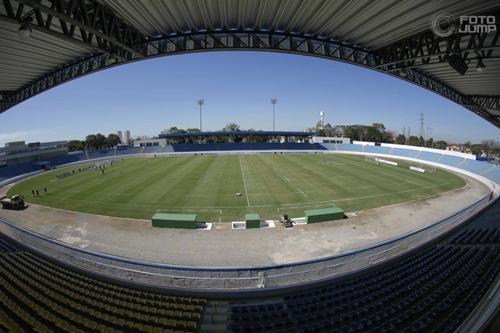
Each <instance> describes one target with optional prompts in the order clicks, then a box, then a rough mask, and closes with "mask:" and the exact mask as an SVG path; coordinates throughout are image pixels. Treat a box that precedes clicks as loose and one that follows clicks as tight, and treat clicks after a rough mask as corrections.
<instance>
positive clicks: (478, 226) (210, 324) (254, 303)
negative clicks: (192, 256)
mask: <svg viewBox="0 0 500 333" xmlns="http://www.w3.org/2000/svg"><path fill="white" fill-rule="evenodd" d="M499 217H500V201H497V202H496V203H495V204H494V206H492V207H490V208H489V209H488V210H487V211H486V212H485V213H483V214H482V215H480V216H479V217H476V218H475V219H474V220H473V221H471V222H469V223H468V224H466V225H464V226H463V227H459V228H458V229H457V230H455V231H452V232H451V233H450V234H448V235H445V236H444V237H441V238H440V239H436V240H434V241H432V242H431V243H430V244H428V245H426V246H424V247H421V248H418V249H416V250H414V251H412V252H410V253H409V254H405V255H403V256H401V257H399V258H396V259H394V260H391V261H390V262H388V263H385V264H382V265H377V266H374V267H373V268H371V269H368V270H366V271H362V272H359V273H355V274H352V275H351V276H345V277H342V278H337V279H334V280H332V281H330V282H328V283H324V284H323V285H322V286H320V287H314V288H305V289H304V288H303V289H301V290H299V291H288V292H286V293H284V294H281V295H279V296H273V297H266V296H258V295H256V296H255V297H252V298H248V299H237V300H228V301H224V302H221V301H220V300H206V299H201V298H197V297H179V296H173V295H170V294H168V293H160V292H157V291H155V292H152V291H146V290H140V289H137V287H134V286H130V285H125V284H117V283H115V282H112V281H107V280H104V279H102V278H99V279H98V278H95V277H92V276H90V275H88V274H87V273H83V272H81V271H79V270H76V269H73V268H70V267H69V266H66V265H62V264H60V263H57V262H54V261H52V260H49V259H47V258H44V257H42V256H40V255H38V254H36V253H34V252H31V251H30V250H28V249H26V248H24V247H22V246H21V245H19V244H17V243H16V242H14V241H12V240H10V239H9V238H7V237H5V236H3V235H1V234H0V331H2V330H3V331H13V332H16V331H19V332H21V331H34V330H35V331H39V332H49V331H54V332H60V331H71V332H97V331H101V332H103V331H104V332H115V331H126V332H129V331H134V332H194V331H197V332H204V333H208V332H210V333H212V332H226V331H228V330H231V331H233V332H353V333H354V332H368V331H369V332H418V331H426V332H439V333H441V332H444V333H446V332H453V331H455V330H456V328H457V327H458V326H459V325H460V324H461V323H462V322H463V321H464V320H465V319H466V318H467V316H468V315H469V314H470V313H471V311H472V310H473V309H474V307H475V306H476V305H477V304H478V302H479V301H480V300H481V298H482V297H483V295H485V293H486V291H487V290H488V288H490V286H491V285H492V284H493V282H494V281H495V278H497V276H498V274H499V273H500V225H498V222H497V221H498V219H499ZM221 303H222V305H221Z"/></svg>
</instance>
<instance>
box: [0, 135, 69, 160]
mask: <svg viewBox="0 0 500 333" xmlns="http://www.w3.org/2000/svg"><path fill="white" fill-rule="evenodd" d="M67 153H68V143H67V142H66V141H52V142H41V143H40V142H31V143H28V144H26V143H25V142H24V141H15V142H7V143H6V144H5V147H4V148H3V149H2V151H1V153H0V165H15V164H19V163H25V162H39V161H43V160H45V159H49V158H52V157H56V156H59V155H66V154H67Z"/></svg>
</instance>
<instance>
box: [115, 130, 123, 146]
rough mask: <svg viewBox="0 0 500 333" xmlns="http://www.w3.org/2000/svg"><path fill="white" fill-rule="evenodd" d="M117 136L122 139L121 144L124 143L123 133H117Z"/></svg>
mask: <svg viewBox="0 0 500 333" xmlns="http://www.w3.org/2000/svg"><path fill="white" fill-rule="evenodd" d="M116 135H118V137H119V138H120V143H123V133H122V131H117V132H116Z"/></svg>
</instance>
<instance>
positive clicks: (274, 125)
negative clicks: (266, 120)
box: [271, 97, 278, 132]
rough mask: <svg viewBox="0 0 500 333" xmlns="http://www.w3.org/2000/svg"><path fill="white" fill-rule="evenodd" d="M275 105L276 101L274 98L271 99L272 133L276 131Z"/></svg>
mask: <svg viewBox="0 0 500 333" xmlns="http://www.w3.org/2000/svg"><path fill="white" fill-rule="evenodd" d="M276 103H278V99H277V98H276V97H273V98H271V104H272V105H273V132H274V131H275V130H276Z"/></svg>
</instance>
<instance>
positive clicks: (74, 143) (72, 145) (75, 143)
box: [68, 140, 85, 151]
mask: <svg viewBox="0 0 500 333" xmlns="http://www.w3.org/2000/svg"><path fill="white" fill-rule="evenodd" d="M84 148H85V142H83V141H80V140H70V141H68V150H69V151H78V150H83V149H84Z"/></svg>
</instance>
